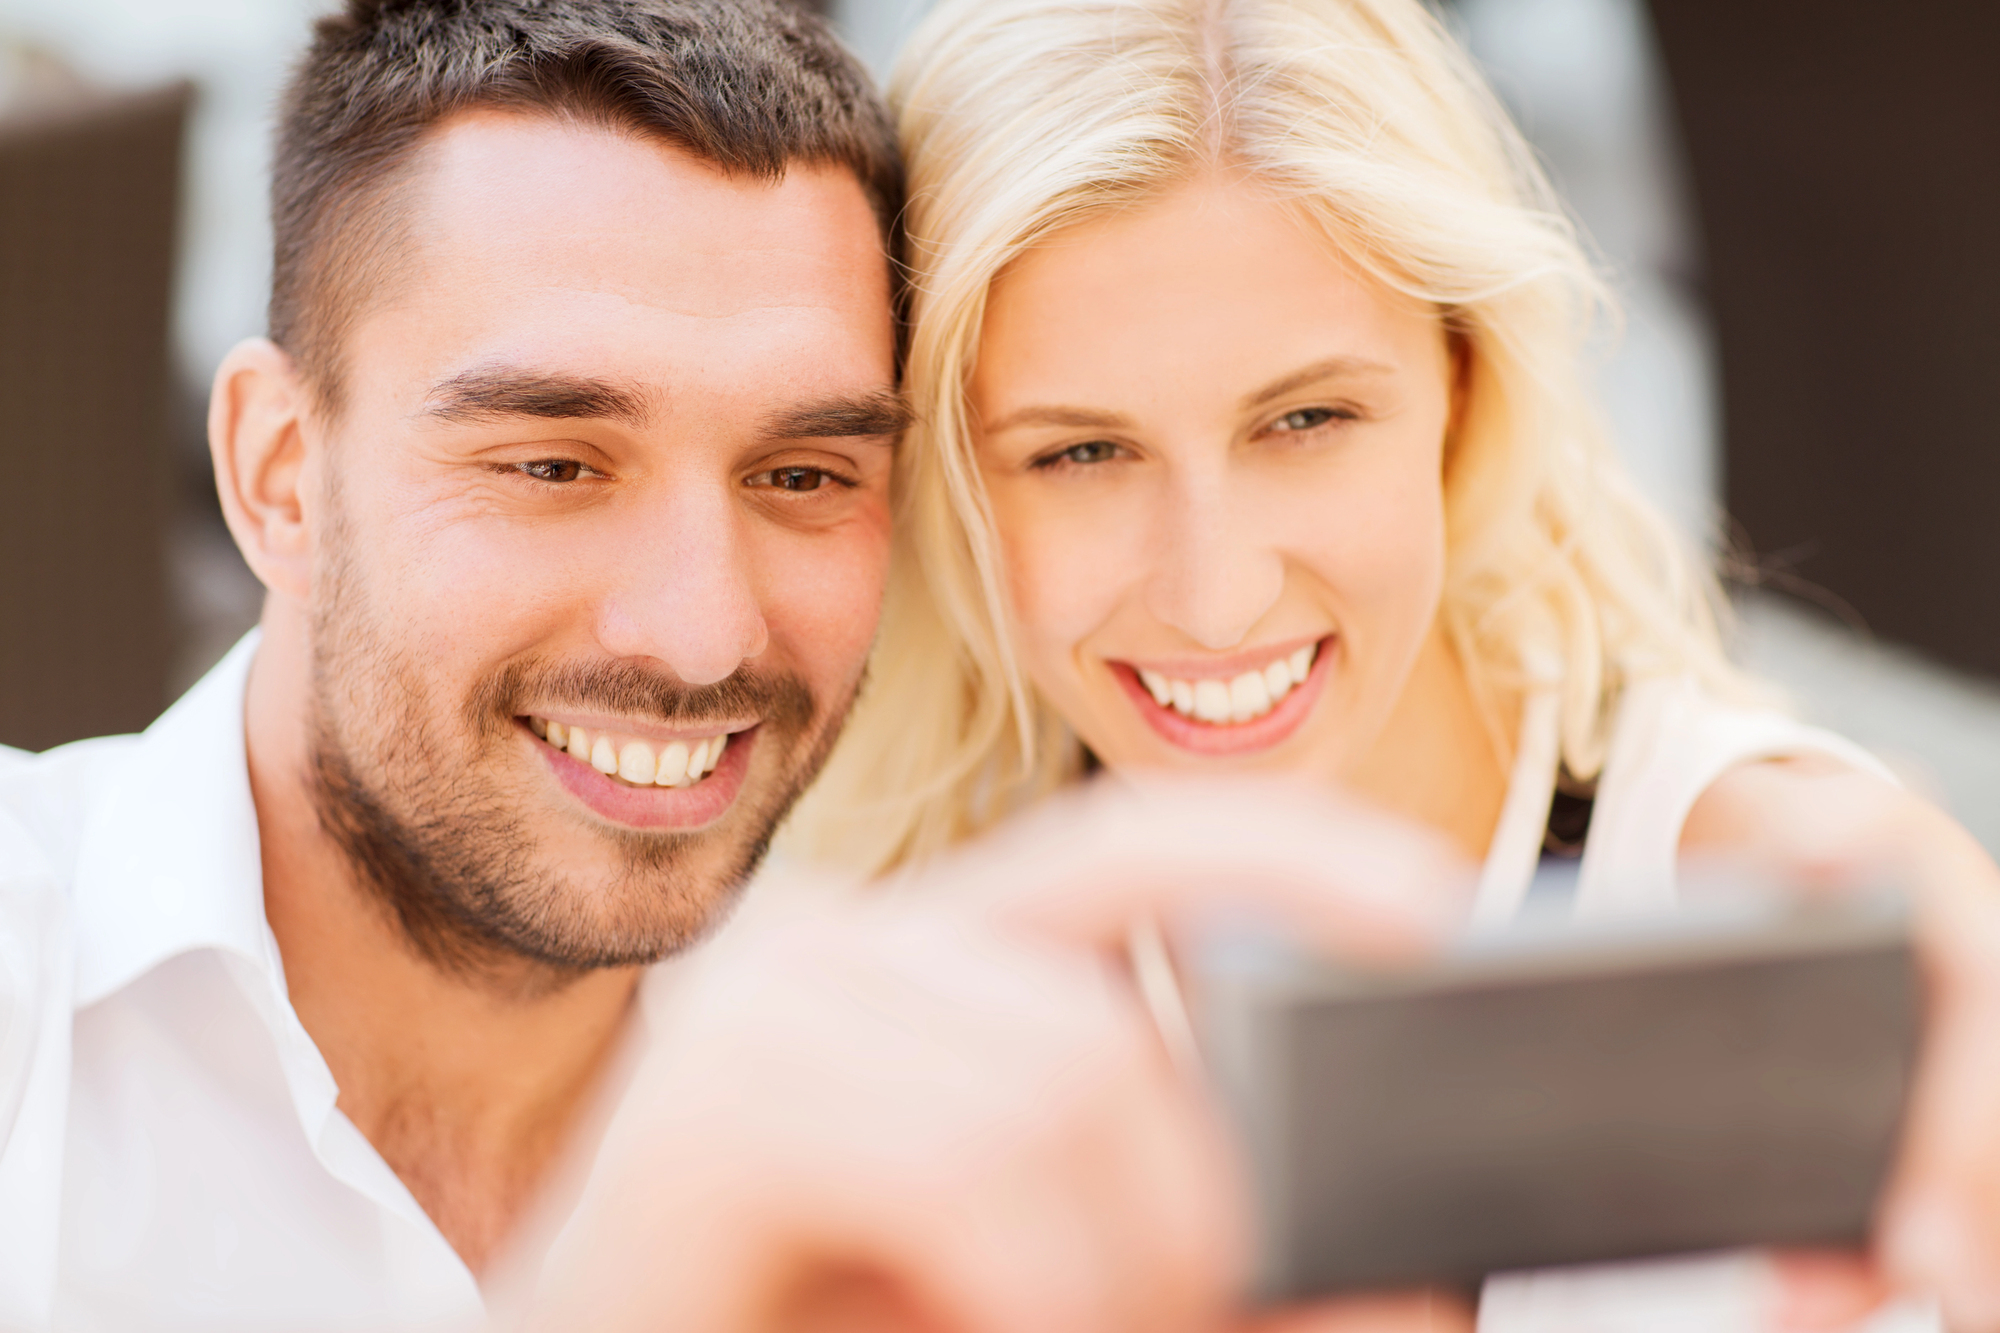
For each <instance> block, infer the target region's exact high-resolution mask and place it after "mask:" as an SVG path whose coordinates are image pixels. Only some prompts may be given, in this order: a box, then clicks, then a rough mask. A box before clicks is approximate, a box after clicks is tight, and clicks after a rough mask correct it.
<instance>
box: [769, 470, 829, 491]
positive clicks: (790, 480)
mask: <svg viewBox="0 0 2000 1333" xmlns="http://www.w3.org/2000/svg"><path fill="white" fill-rule="evenodd" d="M770 476H771V484H772V485H773V486H776V487H777V488H778V489H779V490H781V491H816V490H818V489H819V488H820V487H821V486H822V485H823V484H825V482H826V473H824V472H822V471H820V470H819V469H818V468H816V467H781V468H777V469H775V470H773V471H772V472H771V474H770Z"/></svg>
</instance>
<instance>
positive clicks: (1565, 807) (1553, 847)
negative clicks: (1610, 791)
mask: <svg viewBox="0 0 2000 1333" xmlns="http://www.w3.org/2000/svg"><path fill="white" fill-rule="evenodd" d="M1596 809H1597V783H1596V782H1594V781H1593V782H1581V781H1579V780H1577V779H1576V778H1573V777H1571V776H1570V774H1569V769H1568V768H1567V767H1563V768H1559V769H1557V770H1556V789H1555V794H1554V795H1552V796H1551V797H1550V798H1549V826H1548V828H1547V830H1546V831H1545V832H1544V833H1543V834H1542V855H1543V856H1566V857H1572V858H1574V857H1579V856H1582V855H1583V844H1584V842H1585V841H1586V840H1587V839H1588V838H1589V837H1590V816H1591V814H1592V813H1593V812H1594V811H1595V810H1596Z"/></svg>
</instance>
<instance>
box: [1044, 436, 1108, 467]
mask: <svg viewBox="0 0 2000 1333" xmlns="http://www.w3.org/2000/svg"><path fill="white" fill-rule="evenodd" d="M1117 455H1118V446H1117V445H1115V444H1113V443H1111V441H1109V440H1088V441H1086V442H1084V443H1083V444H1072V445H1071V446H1070V447H1069V448H1067V449H1065V450H1063V451H1062V452H1061V453H1059V454H1053V455H1051V456H1050V457H1049V458H1048V459H1047V460H1046V461H1047V462H1049V463H1108V462H1110V461H1111V460H1112V459H1113V458H1115V457H1117Z"/></svg>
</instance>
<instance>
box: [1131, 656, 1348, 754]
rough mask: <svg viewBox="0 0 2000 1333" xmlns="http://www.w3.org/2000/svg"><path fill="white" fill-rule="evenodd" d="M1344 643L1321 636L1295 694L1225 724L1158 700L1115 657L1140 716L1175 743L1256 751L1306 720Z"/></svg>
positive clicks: (1200, 750) (1199, 749) (1202, 750)
mask: <svg viewBox="0 0 2000 1333" xmlns="http://www.w3.org/2000/svg"><path fill="white" fill-rule="evenodd" d="M1338 645H1339V638H1338V637H1337V636H1333V635H1329V636H1328V637H1326V638H1325V639H1322V640H1320V641H1319V653H1318V655H1317V656H1315V657H1314V658H1313V664H1312V671H1311V672H1310V673H1308V674H1307V676H1306V678H1305V681H1304V683H1302V684H1299V685H1296V686H1294V687H1293V688H1292V692H1291V693H1290V694H1287V695H1286V696H1285V697H1284V698H1283V699H1281V700H1279V701H1278V706H1277V707H1276V708H1273V709H1272V710H1271V711H1270V712H1268V713H1266V714H1264V716H1262V717H1260V718H1256V719H1254V720H1253V721H1249V722H1243V723H1234V724H1225V725H1222V726H1216V725H1213V724H1211V723H1207V722H1196V721H1193V720H1192V719H1190V718H1185V717H1182V716H1181V715H1180V714H1179V713H1176V712H1175V711H1174V710H1173V709H1171V708H1162V707H1161V706H1160V705H1159V703H1157V702H1156V701H1155V700H1154V698H1153V695H1152V691H1150V690H1148V689H1147V688H1146V687H1145V685H1144V684H1142V683H1141V682H1140V680H1139V673H1138V672H1137V671H1136V670H1134V669H1133V668H1132V667H1130V666H1128V665H1127V664H1125V663H1123V662H1113V663H1111V673H1112V675H1114V676H1116V677H1117V678H1118V680H1119V683H1120V684H1122V685H1123V686H1124V687H1125V693H1126V694H1127V695H1129V696H1130V697H1131V699H1132V702H1133V704H1134V706H1135V707H1137V708H1138V710H1139V714H1140V716H1141V717H1144V718H1145V719H1146V721H1148V722H1150V723H1151V724H1152V726H1153V730H1154V731H1157V732H1159V733H1160V735H1161V736H1163V737H1165V738H1166V739H1167V740H1168V741H1169V742H1171V743H1172V744H1174V745H1177V746H1179V747H1180V748H1181V749H1183V750H1192V751H1194V752H1195V753H1196V754H1203V755H1217V756H1221V755H1237V754H1254V753H1255V752H1257V751H1259V750H1268V749H1270V748H1271V747H1272V746H1274V745H1276V744H1278V743H1279V742H1281V741H1283V740H1285V739H1287V738H1288V737H1290V736H1291V734H1292V733H1293V732H1295V731H1297V730H1298V729H1299V727H1300V726H1301V725H1303V724H1304V722H1305V720H1306V716H1307V715H1308V714H1309V713H1311V712H1312V708H1313V705H1314V704H1315V703H1317V702H1319V696H1320V693H1321V692H1322V691H1323V690H1324V689H1325V687H1326V677H1327V673H1328V672H1329V671H1331V670H1332V662H1333V654H1334V649H1335V648H1336V647H1337V646H1338ZM1300 646H1301V647H1304V646H1305V645H1303V644H1302V645H1300Z"/></svg>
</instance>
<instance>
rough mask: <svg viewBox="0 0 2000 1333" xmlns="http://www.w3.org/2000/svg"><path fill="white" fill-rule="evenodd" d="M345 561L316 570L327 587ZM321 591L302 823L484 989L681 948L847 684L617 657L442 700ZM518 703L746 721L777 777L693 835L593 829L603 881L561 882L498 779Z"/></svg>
mask: <svg viewBox="0 0 2000 1333" xmlns="http://www.w3.org/2000/svg"><path fill="white" fill-rule="evenodd" d="M335 563H336V564H337V565H347V562H346V561H336V562H335ZM350 572H351V566H348V568H347V569H341V570H336V571H333V572H332V577H330V578H329V579H328V585H335V584H339V583H342V582H344V581H346V580H344V578H343V576H344V575H347V574H349V573H350ZM326 590H327V591H328V592H329V593H330V594H332V595H330V596H328V597H326V598H324V599H322V601H321V607H320V614H319V615H317V616H316V617H315V621H314V625H313V696H314V697H313V705H314V707H313V717H312V725H311V733H310V738H309V744H310V772H309V775H308V778H309V782H310V786H311V791H312V796H313V801H314V805H315V807H316V810H317V812H318V816H319V821H320V825H321V827H322V828H324V829H325V830H326V832H327V833H328V835H329V836H330V837H331V838H332V839H333V841H334V842H335V844H336V845H338V846H339V848H340V849H341V851H342V852H343V853H344V854H345V856H346V858H347V860H348V861H349V863H350V864H351V866H352V868H353V870H354V871H355V873H356V877H357V878H358V879H359V880H360V881H361V882H362V883H363V884H365V885H366V886H368V888H370V889H371V890H372V891H374V892H375V893H376V894H377V895H378V896H379V897H380V899H381V900H382V902H383V903H384V904H385V905H386V906H387V907H388V908H389V909H390V911H391V913H392V914H393V916H394V918H395V920H396V921H397V923H398V924H399V925H400V927H401V930H402V933H403V934H404V935H405V936H406V937H407V939H408V940H409V942H410V943H411V945H412V946H413V947H414V948H415V949H416V950H417V952H418V953H419V954H420V955H421V956H423V957H424V958H426V959H428V960H429V961H430V962H432V963H433V964H434V965H436V966H439V967H440V968H443V969H446V970H449V971H452V972H454V973H458V974H470V975H484V976H487V977H489V978H491V979H492V980H494V981H496V982H497V981H500V980H501V979H502V978H503V977H504V978H509V979H511V980H512V981H513V982H514V984H517V985H518V984H520V983H523V982H529V979H530V978H532V977H537V976H539V977H540V978H542V979H543V981H544V983H545V984H560V983H561V982H562V981H563V980H564V979H567V978H569V977H573V976H577V975H580V974H581V973H583V972H585V971H587V970H590V969H594V968H604V967H621V966H631V965H635V964H644V963H650V962H654V961H657V960H658V959H660V958H662V957H664V956H666V955H668V954H671V953H674V952H676V951H678V950H680V949H682V948H685V947H686V946H688V945H689V944H691V943H693V942H695V941H697V940H698V939H700V938H701V936H702V935H703V934H704V933H705V932H706V931H708V930H709V929H710V928H711V927H712V926H714V925H715V924H716V923H717V922H718V921H720V920H721V918H722V917H723V916H724V915H725V914H726V913H727V911H728V909H729V908H730V907H731V906H732V905H733V904H734V902H735V900H736V897H737V896H738V894H739V893H740V891H741V889H742V887H743V885H744V884H745V883H746V882H747V881H748V879H749V878H750V875H751V874H752V872H753V871H754V870H755V869H756V867H757V865H758V863H759V862H760V861H761V860H762V859H763V856H764V853H765V851H766V850H767V848H768V847H769V845H770V840H771V835H772V834H773V832H774V831H775V830H776V828H777V826H778V824H779V822H780V821H781V820H782V819H783V818H784V816H785V814H786V813H787V812H788V811H789V810H790V808H791V806H792V804H793V802H795V801H796V800H797V799H798V797H799V796H800V794H801V793H802V792H803V791H804V790H805V788H806V786H807V785H808V784H809V783H810V782H811V781H812V779H813V777H814V775H815V774H817V773H818V771H819V769H820V767H821V765H822V764H823V763H824V761H825V759H826V755H827V752H828V751H829V750H830V749H831V748H832V744H833V741H834V739H835V738H836V736H837V735H838V734H839V730H840V724H841V722H842V721H843V720H844V719H845V716H846V713H847V710H848V707H849V706H850V705H851V704H852V702H853V698H854V693H855V690H856V688H858V682H857V683H856V685H855V686H853V687H850V688H849V689H848V690H847V691H846V693H845V697H843V698H842V699H840V700H838V701H837V707H836V708H833V709H830V710H825V711H824V712H822V710H820V709H818V708H816V706H815V700H814V697H813V693H812V690H811V689H810V687H808V686H807V685H806V684H805V682H804V681H802V680H800V679H798V678H797V677H795V676H790V675H765V674H762V673H758V672H753V671H751V670H749V669H747V668H741V667H739V668H738V670H737V671H736V672H735V673H733V674H732V675H730V676H729V677H728V678H727V679H725V680H722V681H720V682H717V683H716V684H713V685H705V686H688V685H685V684H682V683H681V682H680V681H678V680H676V679H674V678H673V677H672V676H671V675H669V674H667V673H666V672H664V671H661V670H656V669H652V668H649V667H647V666H643V665H640V664H639V663H636V662H632V661H616V660H613V661H597V662H572V663H548V662H538V661H534V660H526V661H516V662H513V663H510V664H509V665H507V666H505V667H503V668H501V669H499V670H498V671H496V672H495V673H494V674H493V675H492V676H491V677H489V678H487V679H485V680H483V681H480V682H479V683H478V684H477V685H476V686H475V687H474V688H473V689H472V690H471V691H470V692H469V693H468V694H467V696H466V697H465V698H464V700H463V702H462V704H461V705H460V706H459V707H458V708H456V709H453V708H452V707H450V705H449V704H448V703H447V702H446V701H445V700H442V699H438V698H435V697H432V696H431V695H430V694H427V692H426V688H425V687H426V685H431V686H433V687H435V685H436V684H437V682H434V681H426V680H425V679H424V677H423V676H422V675H421V674H420V673H419V672H417V671H415V670H414V669H413V668H412V665H411V659H410V658H409V657H408V656H406V655H405V654H403V653H400V652H398V650H397V646H395V645H392V644H391V643H390V642H389V641H388V640H387V639H386V638H385V637H384V636H381V635H380V634H378V633H376V632H375V631H374V627H373V623H372V621H373V617H371V616H369V615H367V614H366V613H365V612H360V613H357V612H358V611H359V608H356V607H353V606H352V603H353V602H354V601H355V600H358V594H359V590H358V589H356V588H355V587H354V586H353V584H352V582H351V581H347V582H346V586H345V587H344V588H342V589H341V590H340V591H338V592H334V590H333V587H332V586H328V587H327V589H326ZM530 702H532V703H533V704H534V705H535V706H536V707H537V709H538V711H555V710H559V709H563V708H566V707H567V708H575V709H577V710H579V711H585V712H594V713H602V714H609V715H611V716H616V717H629V718H633V719H635V720H650V721H654V722H658V723H662V724H666V725H670V726H675V727H688V726H690V725H696V726H698V725H699V724H700V723H703V722H707V721H719V720H724V719H730V720H733V719H740V718H743V717H746V716H753V717H760V718H761V719H762V721H761V723H760V724H759V726H758V729H757V735H756V739H755V747H756V752H755V753H753V754H752V755H751V756H750V759H751V762H752V764H753V765H754V766H755V767H756V768H760V769H762V770H763V771H764V772H765V773H767V774H768V773H774V772H775V775H776V776H775V777H774V778H773V779H770V780H767V781H766V782H765V783H764V784H763V785H764V790H762V791H758V790H755V789H753V787H752V785H751V784H750V782H749V781H748V774H746V781H745V783H744V785H743V787H742V788H741V789H740V790H739V793H738V795H737V798H736V800H735V802H734V803H733V804H732V805H731V807H730V809H729V810H728V811H727V812H726V813H725V814H724V815H723V816H722V818H721V820H720V821H719V822H718V823H717V824H716V825H715V826H714V827H711V828H709V829H707V830H703V831H700V832H692V833H690V832H673V831H647V830H641V829H634V828H610V829H599V830H597V833H596V836H598V837H600V838H602V839H603V841H604V842H605V843H606V844H608V845H609V847H610V848H611V849H612V850H613V852H614V854H615V861H616V866H617V868H616V870H615V871H614V872H613V873H612V874H611V876H610V877H609V879H608V880H605V881H603V882H591V881H590V880H589V879H577V878H574V877H571V876H568V875H565V874H564V873H562V871H561V868H560V867H559V865H557V864H556V863H555V855H554V854H553V853H552V852H551V851H550V850H548V849H547V848H544V847H543V846H542V845H541V843H540V841H539V840H538V839H537V837H536V835H535V831H534V829H533V828H532V827H531V826H530V823H529V811H530V809H531V808H536V807H537V806H538V803H537V802H536V801H535V800H534V799H533V797H532V795H531V793H530V790H529V788H528V785H527V782H526V781H525V780H521V781H516V782H514V783H509V782H508V781H506V780H505V778H504V776H503V774H504V773H505V772H506V769H505V767H503V764H502V762H501V761H502V757H503V756H504V755H505V754H506V753H507V752H508V750H509V748H510V747H513V746H517V745H518V744H519V743H520V742H519V737H520V734H521V728H520V724H519V723H518V721H517V720H516V719H517V718H518V717H519V716H520V715H521V714H522V713H523V712H524V711H526V710H525V708H524V707H523V705H525V704H527V703H530ZM357 724H358V725H357ZM774 760H775V761H776V762H775V764H774ZM530 984H532V983H531V982H530Z"/></svg>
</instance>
